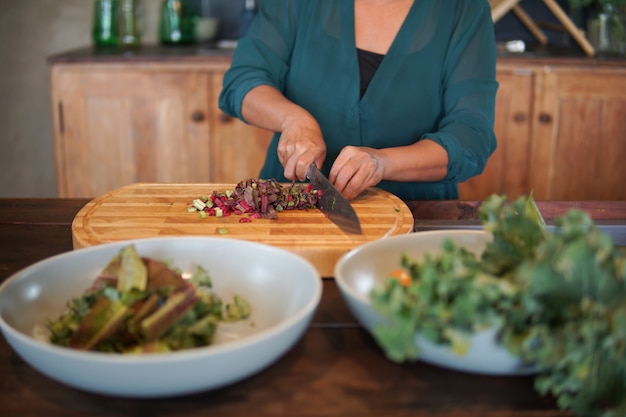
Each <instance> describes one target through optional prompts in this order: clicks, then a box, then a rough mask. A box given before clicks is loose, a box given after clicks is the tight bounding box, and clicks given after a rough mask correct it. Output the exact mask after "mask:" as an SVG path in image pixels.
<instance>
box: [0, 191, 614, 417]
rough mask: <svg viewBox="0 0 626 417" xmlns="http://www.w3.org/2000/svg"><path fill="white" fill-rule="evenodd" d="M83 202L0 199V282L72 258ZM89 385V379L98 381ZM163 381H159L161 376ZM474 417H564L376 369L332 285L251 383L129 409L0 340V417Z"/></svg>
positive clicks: (422, 212)
mask: <svg viewBox="0 0 626 417" xmlns="http://www.w3.org/2000/svg"><path fill="white" fill-rule="evenodd" d="M87 202H88V200H85V199H0V282H1V281H3V280H5V279H6V278H8V277H9V276H10V275H11V274H13V273H14V272H17V271H18V270H20V269H22V268H24V267H26V266H28V265H30V264H32V263H34V262H36V261H38V260H41V259H44V258H47V257H49V256H52V255H55V254H58V253H62V252H66V251H70V250H72V233H71V224H72V220H73V219H74V216H75V215H76V213H78V211H79V210H80V209H81V208H82V207H83V206H84V205H85V204H86V203H87ZM407 204H408V205H409V207H410V208H411V211H412V213H413V214H414V216H415V219H416V222H415V223H416V227H417V229H418V230H419V228H420V227H421V226H425V227H434V225H436V223H437V222H441V223H443V224H445V225H446V226H450V225H451V224H452V225H454V224H459V225H467V224H476V222H477V217H476V216H477V208H478V206H479V203H478V202H460V201H437V202H409V203H407ZM539 206H540V209H541V210H542V212H543V213H544V216H545V217H546V218H547V219H550V218H552V217H553V216H556V215H560V214H561V213H564V212H565V211H566V210H568V209H569V208H572V207H579V208H583V209H585V210H587V211H588V212H589V213H590V214H591V215H592V217H593V218H594V219H598V220H601V221H602V220H609V221H611V220H615V221H616V223H620V224H621V225H624V221H626V202H585V203H574V202H551V203H541V202H540V203H539ZM97 377H98V376H97V375H94V378H97ZM163 377H164V378H167V375H164V376H163ZM210 415H214V416H229V417H239V416H242V417H243V416H283V415H285V416H304V417H306V416H355V417H356V416H359V417H368V416H388V417H395V416H398V417H399V416H418V417H419V416H424V417H426V416H429V417H430V416H448V417H452V416H470V417H472V416H475V417H479V416H480V417H490V416H491V417H496V416H497V417H504V416H507V417H517V416H519V417H521V416H537V417H557V416H558V417H565V416H570V414H568V413H565V412H562V411H559V410H558V408H557V407H556V405H555V402H554V401H553V399H552V398H548V397H542V396H540V395H539V394H537V393H536V391H535V390H534V388H533V381H532V378H531V377H492V376H479V375H472V374H465V373H460V372H454V371H448V370H444V369H441V368H437V367H434V366H430V365H427V364H424V363H420V362H417V363H414V364H406V365H397V364H394V363H392V362H390V361H389V360H387V359H385V357H384V355H383V354H382V352H381V350H380V349H379V348H378V346H377V345H376V343H375V342H374V340H373V339H372V338H371V337H370V336H369V334H368V333H367V332H366V331H365V330H363V329H362V328H361V327H360V326H359V325H358V324H357V323H356V322H355V320H354V318H353V317H352V315H351V314H350V312H349V311H348V309H347V307H346V305H345V304H344V302H343V300H342V299H341V295H340V294H339V292H338V289H337V287H336V285H335V282H334V281H333V279H332V278H327V279H325V280H324V294H323V298H322V301H321V304H320V306H319V309H318V311H317V313H316V315H315V317H314V319H313V322H312V324H311V325H310V327H309V329H308V330H307V332H306V333H305V335H304V336H303V338H302V339H301V340H300V341H299V342H298V343H297V344H296V345H295V346H294V347H293V348H292V349H291V350H290V351H289V352H288V353H287V354H286V355H285V356H283V357H282V358H281V359H279V360H278V361H277V362H276V363H274V364H273V365H272V366H270V367H269V368H267V369H266V370H264V371H262V372H260V373H259V374H257V375H255V376H252V377H250V378H248V379H246V380H244V381H242V382H239V383H237V384H234V385H231V386H229V387H226V388H222V389H219V390H216V391H210V392H205V393H201V394H196V395H192V396H184V397H177V398H170V399H151V400H133V399H119V398H111V397H105V396H99V395H95V394H89V393H84V392H81V391H78V390H75V389H72V388H68V387H65V386H63V385H61V384H59V383H57V382H55V381H53V380H51V379H49V378H47V377H45V376H43V375H41V374H40V373H39V372H37V371H35V370H34V369H32V368H31V367H30V366H28V365H27V364H26V363H25V362H24V361H22V360H21V358H20V357H19V356H18V355H17V354H16V353H14V352H13V350H12V349H11V348H10V347H9V346H8V345H7V343H6V341H5V340H4V338H0V416H3V417H4V416H7V417H9V416H46V417H56V416H58V417H61V416H62V417H74V416H76V417H78V416H81V417H85V416H116V417H120V416H122V417H123V416H184V417H193V416H210Z"/></svg>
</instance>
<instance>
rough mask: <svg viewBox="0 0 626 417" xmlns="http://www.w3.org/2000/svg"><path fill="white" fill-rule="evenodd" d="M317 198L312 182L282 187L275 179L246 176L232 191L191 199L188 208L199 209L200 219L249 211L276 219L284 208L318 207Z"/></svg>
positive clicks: (194, 210)
mask: <svg viewBox="0 0 626 417" xmlns="http://www.w3.org/2000/svg"><path fill="white" fill-rule="evenodd" d="M318 197H319V193H318V191H316V190H312V188H311V184H304V183H296V182H294V183H291V185H289V186H283V185H282V184H280V183H279V182H277V181H276V180H274V179H271V180H256V179H248V180H246V181H240V182H239V184H237V186H236V187H235V189H234V190H226V191H216V190H214V191H213V192H212V193H211V194H210V195H209V196H202V197H199V198H196V199H194V200H193V201H192V202H191V205H190V206H189V208H188V211H189V212H200V216H201V217H202V218H204V217H206V216H215V217H226V216H230V215H231V214H235V215H242V214H248V215H249V216H250V218H265V219H276V218H277V217H278V214H277V213H279V212H281V211H283V210H305V209H309V208H317V204H318ZM240 221H241V220H240Z"/></svg>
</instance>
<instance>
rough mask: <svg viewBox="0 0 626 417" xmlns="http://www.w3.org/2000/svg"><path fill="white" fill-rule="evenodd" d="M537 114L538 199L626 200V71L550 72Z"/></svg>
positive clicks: (533, 180)
mask: <svg viewBox="0 0 626 417" xmlns="http://www.w3.org/2000/svg"><path fill="white" fill-rule="evenodd" d="M535 108H536V111H535V114H534V119H535V122H536V128H535V130H534V132H535V134H534V135H533V144H532V153H531V156H532V157H531V160H530V162H531V169H530V184H531V186H532V187H533V188H534V189H535V190H536V193H535V196H536V198H537V199H541V200H624V199H626V184H625V181H626V133H625V130H624V120H626V69H625V68H623V67H614V68H606V67H602V68H600V67H589V68H587V67H585V68H547V69H545V70H544V71H543V72H542V73H541V74H540V75H539V76H538V83H537V104H536V106H535Z"/></svg>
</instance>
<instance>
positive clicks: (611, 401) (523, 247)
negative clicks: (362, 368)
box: [371, 195, 626, 417]
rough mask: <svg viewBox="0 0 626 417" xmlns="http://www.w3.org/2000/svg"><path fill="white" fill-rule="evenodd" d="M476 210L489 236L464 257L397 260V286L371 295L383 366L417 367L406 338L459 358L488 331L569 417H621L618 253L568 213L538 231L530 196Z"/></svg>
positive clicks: (622, 283)
mask: <svg viewBox="0 0 626 417" xmlns="http://www.w3.org/2000/svg"><path fill="white" fill-rule="evenodd" d="M505 200H506V199H505V197H503V196H497V195H493V196H491V197H489V198H488V199H486V200H485V201H484V203H483V204H482V205H481V207H480V209H479V216H480V219H481V222H482V223H483V227H484V230H485V231H487V232H490V233H491V234H492V236H493V239H492V241H491V242H490V243H489V244H488V245H487V247H486V249H485V250H484V251H483V253H482V254H480V255H476V254H474V253H471V252H469V251H467V250H465V249H464V248H462V247H458V246H456V245H455V244H454V243H453V242H452V241H450V240H448V241H446V242H444V244H443V246H442V251H441V253H439V254H436V255H435V254H431V255H428V256H426V257H424V258H423V259H420V260H413V259H409V258H408V257H407V256H406V255H402V257H401V259H400V266H401V268H402V269H403V270H405V271H407V272H408V273H409V275H410V277H411V279H410V281H409V282H408V283H406V282H401V281H400V280H398V279H393V278H390V279H387V280H385V281H384V283H383V284H382V285H381V286H378V287H376V288H375V289H374V290H373V291H372V294H371V299H372V303H373V306H374V308H375V309H376V310H377V311H379V312H380V313H381V314H383V315H384V316H386V317H387V318H388V323H386V324H385V325H379V326H377V327H376V328H375V329H374V336H375V338H376V340H377V341H378V342H379V344H380V345H381V347H382V348H383V349H384V350H385V352H386V354H387V356H388V357H389V358H390V359H392V360H394V361H396V362H403V361H407V360H414V359H417V358H419V351H418V349H417V347H416V346H415V342H414V339H415V334H416V332H419V333H420V334H421V335H422V336H424V337H425V338H426V339H428V340H430V341H432V342H434V343H437V344H443V345H449V346H450V348H451V349H452V350H453V351H454V352H456V353H458V354H461V355H462V354H463V353H464V352H465V351H466V350H467V348H468V344H469V343H470V342H469V336H470V335H471V334H472V333H474V332H476V331H479V330H481V329H485V328H494V327H495V328H497V329H499V332H500V336H501V340H502V343H503V345H504V346H506V348H507V349H508V350H509V351H510V352H511V353H513V354H515V355H519V356H520V357H521V358H522V359H523V360H524V361H526V362H528V363H530V364H533V365H534V366H535V367H536V369H537V372H538V373H537V376H536V378H535V387H536V389H537V391H538V392H539V393H541V394H543V395H545V394H551V395H554V396H555V397H556V399H557V402H558V405H559V406H560V407H561V408H563V409H568V410H571V411H573V412H574V413H575V414H577V415H580V416H603V417H618V416H620V417H623V416H624V415H626V254H625V253H624V251H623V250H621V249H620V248H618V247H616V246H615V245H614V243H613V241H612V239H611V237H610V236H608V235H606V234H604V233H602V232H601V231H600V230H599V229H598V228H597V227H595V225H594V223H593V221H592V220H591V219H590V217H589V216H588V214H586V213H585V212H583V211H581V210H577V209H574V210H571V211H570V212H569V213H567V214H566V215H565V216H562V217H560V218H557V219H555V222H554V223H555V224H554V226H555V228H554V231H553V232H552V233H549V232H548V230H547V228H546V225H545V222H544V220H543V217H542V216H541V213H540V212H539V210H538V209H537V207H536V205H535V202H534V200H533V198H532V195H531V196H530V197H529V198H528V199H526V198H525V197H520V198H519V199H518V200H517V201H515V202H512V203H511V204H506V201H505Z"/></svg>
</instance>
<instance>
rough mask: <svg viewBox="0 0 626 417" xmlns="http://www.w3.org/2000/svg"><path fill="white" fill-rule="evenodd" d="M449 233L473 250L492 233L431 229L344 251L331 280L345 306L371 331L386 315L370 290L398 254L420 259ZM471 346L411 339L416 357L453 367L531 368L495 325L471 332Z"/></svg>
mask: <svg viewBox="0 0 626 417" xmlns="http://www.w3.org/2000/svg"><path fill="white" fill-rule="evenodd" d="M448 238H450V239H451V240H452V241H453V242H454V243H456V244H457V245H459V246H463V247H465V248H466V249H468V250H471V251H472V252H474V253H476V254H480V253H482V251H483V250H484V248H485V246H486V244H487V243H488V242H489V241H490V240H491V234H489V233H487V232H484V231H482V230H435V231H428V232H416V233H410V234H408V235H400V236H392V237H389V238H386V239H381V240H377V241H373V242H369V243H366V244H364V245H362V246H359V247H357V248H355V249H353V250H352V251H350V252H348V253H346V254H345V255H344V256H343V257H342V258H340V259H339V261H338V262H337V264H336V265H335V280H336V282H337V285H338V287H339V289H340V291H341V294H342V296H343V298H344V300H345V301H346V303H347V305H348V307H349V309H350V311H351V312H352V314H353V315H354V316H355V317H356V318H357V320H358V321H359V323H361V325H363V327H365V328H366V329H367V330H368V331H369V332H370V333H371V332H372V330H373V328H374V326H375V325H376V324H378V323H384V322H385V321H386V319H385V317H383V316H382V315H381V314H379V313H378V312H377V311H376V310H374V308H373V307H372V305H371V302H370V293H371V291H372V289H373V288H374V287H375V286H377V285H378V284H379V283H382V282H383V281H384V280H385V278H386V276H387V275H388V274H389V272H391V271H392V270H394V269H397V268H398V267H399V266H400V259H401V256H402V254H406V255H408V256H409V257H411V258H413V259H420V258H421V257H423V256H424V255H425V254H426V253H432V254H436V253H440V252H441V251H442V243H443V241H444V240H445V239H448ZM470 342H471V344H470V348H469V350H468V351H467V353H466V354H465V355H463V356H459V355H458V354H455V353H453V352H452V351H451V350H450V349H449V348H448V347H447V346H442V345H437V344H434V343H432V342H430V341H428V340H426V339H424V338H423V337H421V336H420V335H419V334H416V337H415V343H416V345H417V347H418V349H419V359H420V360H422V361H424V362H427V363H430V364H433V365H437V366H441V367H445V368H449V369H454V370H458V371H464V372H471V373H479V374H488V375H525V374H531V373H533V372H534V370H533V368H532V367H531V366H529V365H528V364H525V363H524V362H523V361H521V360H520V359H519V358H518V357H515V356H513V355H511V354H510V353H509V352H508V351H507V350H506V348H504V347H503V346H502V345H501V344H500V343H499V342H498V334H497V331H496V330H495V329H488V330H485V331H481V332H478V333H476V334H475V335H474V336H472V337H471V338H470Z"/></svg>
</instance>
